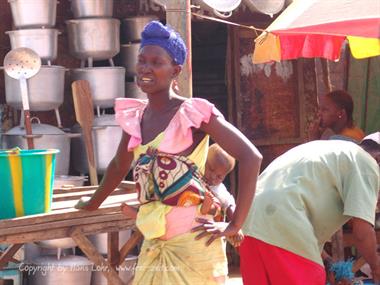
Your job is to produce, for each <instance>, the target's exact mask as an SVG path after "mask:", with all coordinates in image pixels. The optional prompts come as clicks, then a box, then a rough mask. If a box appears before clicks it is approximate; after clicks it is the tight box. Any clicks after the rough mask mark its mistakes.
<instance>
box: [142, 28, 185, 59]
mask: <svg viewBox="0 0 380 285" xmlns="http://www.w3.org/2000/svg"><path fill="white" fill-rule="evenodd" d="M149 45H155V46H160V47H162V48H163V49H165V50H166V52H167V53H168V54H169V55H170V56H171V57H172V58H173V60H174V62H175V63H176V64H179V65H182V64H184V62H185V59H186V53H187V50H186V45H185V43H184V42H183V40H182V38H181V36H180V35H179V34H178V33H176V32H175V31H174V30H173V29H171V28H169V27H167V26H164V25H163V24H161V23H160V22H158V21H151V22H150V23H148V24H147V25H146V26H145V27H144V30H143V31H142V33H141V45H140V49H142V48H143V47H144V46H149Z"/></svg>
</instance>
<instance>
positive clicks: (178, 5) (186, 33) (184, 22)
mask: <svg viewBox="0 0 380 285" xmlns="http://www.w3.org/2000/svg"><path fill="white" fill-rule="evenodd" d="M166 23H167V24H169V25H170V26H171V27H172V28H173V29H174V30H176V31H177V32H178V33H179V34H180V35H181V36H182V38H183V39H184V41H185V44H186V47H187V58H186V62H185V64H184V65H183V70H182V72H181V74H180V76H179V78H178V85H179V91H180V95H181V96H184V97H189V98H190V97H192V96H193V76H192V65H191V62H192V51H191V9H190V0H166Z"/></svg>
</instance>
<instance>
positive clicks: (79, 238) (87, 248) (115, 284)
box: [71, 227, 124, 285]
mask: <svg viewBox="0 0 380 285" xmlns="http://www.w3.org/2000/svg"><path fill="white" fill-rule="evenodd" d="M71 237H72V239H73V240H74V241H75V242H76V243H77V245H78V246H79V248H80V249H81V250H82V251H83V252H84V253H85V254H86V256H87V257H88V258H89V259H90V260H91V261H92V262H94V264H95V266H96V268H97V269H99V270H100V271H102V273H103V275H104V276H105V277H106V279H107V282H108V285H111V284H112V285H124V283H123V281H122V280H121V279H120V277H119V275H118V274H117V272H116V271H115V269H113V268H112V267H111V266H110V264H109V263H108V262H107V261H106V260H105V259H104V258H103V256H101V255H100V253H99V252H98V251H97V250H96V248H95V247H94V246H93V245H92V243H91V242H90V241H89V239H88V238H87V237H86V236H85V235H83V233H82V231H81V230H80V229H79V227H74V228H73V230H72V232H71Z"/></svg>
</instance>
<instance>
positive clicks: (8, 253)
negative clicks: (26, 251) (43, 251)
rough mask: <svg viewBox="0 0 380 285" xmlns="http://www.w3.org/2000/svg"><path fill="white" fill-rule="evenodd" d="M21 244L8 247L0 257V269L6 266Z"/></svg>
mask: <svg viewBox="0 0 380 285" xmlns="http://www.w3.org/2000/svg"><path fill="white" fill-rule="evenodd" d="M22 245H23V243H16V244H13V245H11V246H9V247H8V248H7V249H6V250H5V251H4V252H3V254H2V255H1V256H0V269H2V268H3V267H5V266H7V264H8V262H9V261H10V260H11V259H12V257H13V255H15V254H16V252H17V251H18V250H19V249H20V248H21V247H22Z"/></svg>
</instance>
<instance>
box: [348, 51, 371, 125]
mask: <svg viewBox="0 0 380 285" xmlns="http://www.w3.org/2000/svg"><path fill="white" fill-rule="evenodd" d="M368 62H369V60H368V59H361V60H359V59H355V58H353V57H352V56H351V57H350V59H349V69H348V78H347V91H348V93H350V95H351V96H352V99H353V101H354V114H353V116H354V121H355V124H356V125H357V126H358V127H360V128H361V129H363V130H365V110H366V96H367V70H368Z"/></svg>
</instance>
